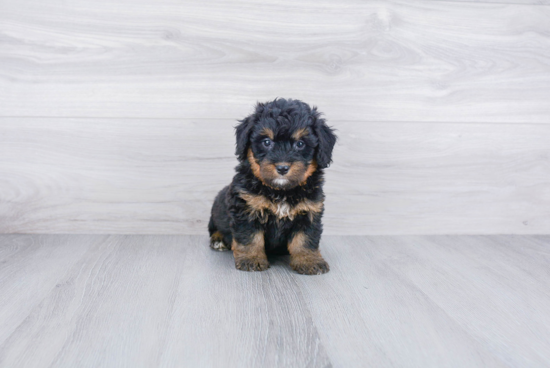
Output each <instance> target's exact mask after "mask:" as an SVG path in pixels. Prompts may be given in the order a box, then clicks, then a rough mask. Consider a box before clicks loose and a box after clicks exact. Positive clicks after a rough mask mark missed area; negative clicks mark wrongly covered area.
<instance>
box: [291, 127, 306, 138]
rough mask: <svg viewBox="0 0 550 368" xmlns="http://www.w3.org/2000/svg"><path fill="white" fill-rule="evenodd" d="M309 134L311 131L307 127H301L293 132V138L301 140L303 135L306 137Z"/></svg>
mask: <svg viewBox="0 0 550 368" xmlns="http://www.w3.org/2000/svg"><path fill="white" fill-rule="evenodd" d="M308 134H309V131H308V130H307V128H301V129H298V130H297V131H295V132H294V133H293V134H292V139H294V140H295V141H297V140H299V139H300V138H302V137H305V136H306V135H308Z"/></svg>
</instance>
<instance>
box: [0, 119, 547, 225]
mask: <svg viewBox="0 0 550 368" xmlns="http://www.w3.org/2000/svg"><path fill="white" fill-rule="evenodd" d="M330 124H331V125H333V126H334V127H336V128H337V129H338V135H339V143H338V144H337V146H336V148H335V151H334V163H333V165H332V166H331V167H330V168H329V169H327V171H326V173H327V175H326V176H327V178H326V182H327V183H326V193H327V199H326V213H325V217H324V223H325V233H326V234H425V233H432V234H436V233H439V234H446V233H463V234H469V233H482V234H491V233H493V234H498V233H531V234H544V233H548V232H549V231H550V212H549V211H548V208H550V164H549V162H550V161H549V159H550V146H549V145H548V142H550V125H543V124H523V125H518V124H502V125H499V126H498V129H495V128H496V126H495V125H494V124H447V123H445V124H442V123H412V122H411V123H387V122H385V123H366V122H344V121H330ZM234 125H235V122H234V121H229V120H228V121H225V120H196V121H193V120H187V119H176V120H170V119H152V120H150V119H36V118H3V119H2V118H0V233H104V232H106V231H109V232H110V233H128V234H131V233H151V234H153V233H169V234H178V233H179V234H205V233H206V224H207V221H208V218H209V215H210V208H211V205H212V201H213V198H214V196H215V194H216V193H217V192H218V191H219V190H220V189H221V188H223V187H224V186H225V185H227V184H229V182H230V181H231V178H232V176H233V172H234V171H233V168H234V166H236V164H237V161H236V159H235V158H234V155H233V152H234V134H233V126H234Z"/></svg>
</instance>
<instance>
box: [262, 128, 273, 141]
mask: <svg viewBox="0 0 550 368" xmlns="http://www.w3.org/2000/svg"><path fill="white" fill-rule="evenodd" d="M260 133H261V134H263V135H266V136H268V137H269V139H271V140H274V139H275V134H274V133H273V130H271V129H269V128H263V129H262V131H261V132H260Z"/></svg>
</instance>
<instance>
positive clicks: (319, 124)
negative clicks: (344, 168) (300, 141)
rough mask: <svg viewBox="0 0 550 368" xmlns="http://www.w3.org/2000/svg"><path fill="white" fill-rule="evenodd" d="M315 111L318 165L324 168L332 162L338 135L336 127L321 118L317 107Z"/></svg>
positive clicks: (314, 127) (314, 125) (314, 129)
mask: <svg viewBox="0 0 550 368" xmlns="http://www.w3.org/2000/svg"><path fill="white" fill-rule="evenodd" d="M313 111H314V114H315V115H316V116H315V123H314V124H313V131H314V132H315V135H316V136H317V139H318V140H319V144H318V146H317V154H316V159H317V166H318V167H319V168H321V169H324V168H327V167H328V165H330V163H331V162H332V149H333V148H334V144H335V143H336V135H335V134H334V129H332V128H330V127H329V126H328V125H327V124H325V120H324V119H321V118H320V117H319V115H318V113H317V114H316V111H315V109H314V110H313Z"/></svg>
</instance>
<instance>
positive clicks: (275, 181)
mask: <svg viewBox="0 0 550 368" xmlns="http://www.w3.org/2000/svg"><path fill="white" fill-rule="evenodd" d="M320 115H321V114H320V113H319V112H318V111H317V108H315V107H314V108H310V107H309V106H308V105H307V104H305V103H303V102H301V101H299V100H285V99H276V100H274V101H272V102H268V103H258V105H257V106H256V109H255V111H254V113H253V114H252V115H250V116H248V117H246V118H245V119H243V120H241V121H240V124H239V125H238V126H237V127H236V136H237V149H236V154H237V157H238V159H239V161H241V162H242V161H245V160H248V161H249V163H250V167H251V168H252V172H253V173H254V175H255V176H256V177H257V178H258V179H260V180H261V181H262V183H264V184H265V185H267V186H269V187H271V188H274V189H279V190H288V189H292V188H294V187H296V186H298V185H303V184H305V183H306V181H307V178H308V177H310V176H311V174H313V173H314V172H315V170H317V169H318V168H326V167H327V166H328V165H329V164H330V162H331V161H332V149H333V147H334V144H335V143H336V136H335V135H334V133H333V130H332V129H331V128H329V127H328V126H327V125H326V124H325V121H324V120H323V119H322V118H321V117H320Z"/></svg>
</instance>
